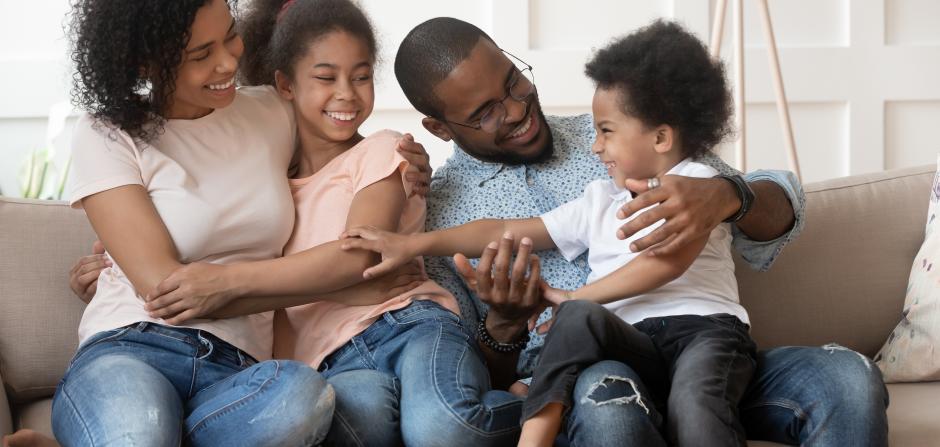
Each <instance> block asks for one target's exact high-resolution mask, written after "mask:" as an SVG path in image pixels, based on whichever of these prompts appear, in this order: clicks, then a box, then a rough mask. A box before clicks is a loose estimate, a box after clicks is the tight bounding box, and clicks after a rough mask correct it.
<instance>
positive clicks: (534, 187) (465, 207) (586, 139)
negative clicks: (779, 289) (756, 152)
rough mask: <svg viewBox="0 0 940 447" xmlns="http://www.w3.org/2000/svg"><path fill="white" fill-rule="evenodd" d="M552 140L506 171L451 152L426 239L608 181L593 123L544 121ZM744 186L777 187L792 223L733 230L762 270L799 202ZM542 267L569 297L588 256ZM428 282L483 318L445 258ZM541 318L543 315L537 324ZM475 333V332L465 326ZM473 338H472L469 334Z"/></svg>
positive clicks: (524, 367)
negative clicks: (536, 157)
mask: <svg viewBox="0 0 940 447" xmlns="http://www.w3.org/2000/svg"><path fill="white" fill-rule="evenodd" d="M546 119H547V120H548V125H549V128H550V129H551V132H552V137H553V139H554V154H553V155H552V157H551V158H550V159H549V160H547V161H545V162H542V163H536V164H529V165H519V166H510V165H504V164H500V163H488V162H483V161H480V160H477V159H476V158H473V157H471V156H470V155H468V154H467V153H466V152H464V151H463V150H462V149H460V147H457V146H455V148H454V154H453V155H452V156H451V157H450V158H449V159H448V160H447V162H446V163H445V164H444V166H443V167H441V168H440V169H438V170H437V172H436V173H435V174H434V177H433V179H432V181H431V192H430V193H429V195H428V216H427V225H426V229H427V231H433V230H439V229H443V228H449V227H454V226H457V225H461V224H464V223H467V222H470V221H472V220H477V219H486V218H502V219H514V218H529V217H535V216H539V215H542V214H544V213H546V212H548V211H549V210H552V209H554V208H556V207H558V206H560V205H562V204H564V203H566V202H569V201H571V200H574V199H576V198H578V197H580V196H581V194H582V193H583V192H584V187H585V186H587V184H588V183H590V182H591V181H593V180H597V179H607V178H610V177H609V176H608V174H607V169H606V168H605V167H604V166H603V165H602V164H601V163H600V161H599V160H598V159H597V157H596V156H595V155H594V154H593V153H592V152H591V150H590V149H591V145H592V144H593V142H594V135H595V134H594V132H595V131H594V122H593V119H592V117H591V115H589V114H585V115H578V116H566V117H561V116H546ZM699 161H701V162H702V163H704V164H707V165H709V166H712V167H714V168H715V169H717V170H718V171H719V172H722V173H736V171H734V169H732V168H731V167H729V166H728V165H726V164H725V163H724V162H723V161H721V159H720V158H718V157H717V156H715V155H712V154H708V155H705V156H703V157H701V158H700V159H699ZM745 178H746V179H747V180H748V181H755V180H770V181H773V182H774V183H777V184H778V185H780V186H781V187H782V188H783V190H784V191H785V192H786V194H787V196H788V197H789V199H790V202H791V204H792V205H793V211H794V213H795V215H796V222H795V223H794V225H793V228H792V229H791V230H790V231H789V232H788V233H787V234H784V235H783V236H781V237H780V238H778V239H775V240H772V241H766V242H758V241H754V240H751V239H749V238H748V237H747V236H746V235H744V234H743V233H741V232H740V231H739V230H738V229H737V227H736V226H732V227H733V233H734V242H733V246H734V248H735V250H737V251H738V253H740V254H741V256H742V257H743V258H744V259H745V260H746V261H747V262H748V263H749V264H750V265H751V266H752V267H753V268H755V269H759V270H762V271H763V270H766V269H768V268H770V266H771V264H773V261H774V259H775V258H776V257H777V255H778V254H779V253H780V251H781V250H782V249H783V247H784V246H785V245H786V244H787V242H789V241H790V240H792V239H793V238H795V237H796V236H797V235H798V234H799V232H800V230H802V228H803V208H804V206H803V205H804V201H805V197H804V195H803V189H802V188H801V186H800V184H799V182H798V181H797V180H796V177H795V176H794V175H793V174H792V173H790V172H786V171H755V172H752V173H750V174H747V175H746V176H745ZM536 254H538V256H539V257H540V258H541V261H542V277H543V278H544V279H545V281H547V282H548V283H549V284H550V285H551V286H553V287H558V288H562V289H566V290H574V289H577V288H578V287H581V286H583V285H584V283H585V281H586V280H587V278H588V274H589V273H590V267H589V266H588V262H587V254H586V253H585V254H582V255H581V256H580V257H578V258H577V259H575V260H574V261H573V262H568V261H566V260H565V259H564V258H563V257H562V256H561V254H560V253H559V252H558V251H556V250H545V251H541V252H538V253H536ZM472 262H473V263H474V265H476V260H473V261H472ZM426 266H427V270H428V275H429V276H430V277H431V279H433V280H434V281H436V282H437V283H438V284H440V285H441V286H443V287H445V288H447V289H448V290H450V291H451V293H453V294H454V296H455V297H456V298H457V302H458V303H459V304H460V310H461V313H462V314H463V318H464V319H465V321H470V322H475V321H477V320H478V319H479V317H480V315H483V313H484V312H485V306H486V305H485V304H483V303H482V302H481V301H480V300H478V299H477V298H476V297H475V296H473V294H472V293H471V292H470V291H469V290H468V289H467V287H466V285H465V284H464V283H463V281H462V280H461V279H460V276H459V275H458V274H457V271H456V268H455V267H454V263H453V260H452V259H451V258H448V257H432V258H428V259H427V262H426ZM547 317H548V311H546V314H544V315H542V317H541V319H542V320H544V319H546V318H547ZM466 326H467V327H468V330H469V331H474V330H475V327H476V325H475V324H467V325H466ZM472 335H475V334H472ZM542 342H543V339H542V337H540V336H538V335H537V334H534V333H533V334H532V341H531V342H530V343H529V347H528V348H527V349H526V352H524V353H523V355H522V356H521V357H520V363H519V373H520V374H522V375H528V374H529V373H530V371H531V367H532V366H533V365H534V361H535V358H536V357H537V354H538V351H539V348H540V347H541V345H542Z"/></svg>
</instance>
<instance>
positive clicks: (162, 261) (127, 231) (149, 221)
mask: <svg viewBox="0 0 940 447" xmlns="http://www.w3.org/2000/svg"><path fill="white" fill-rule="evenodd" d="M82 207H84V208H85V214H86V215H87V216H88V220H89V221H90V222H91V226H92V228H94V230H95V233H96V234H97V235H98V238H99V239H100V240H101V241H102V242H103V243H104V245H105V246H106V247H108V253H109V254H110V255H111V257H112V258H114V260H115V261H116V262H117V264H118V265H119V266H120V267H121V270H122V271H123V272H124V274H125V275H127V278H128V279H129V280H130V282H131V284H132V285H133V286H134V289H136V291H137V294H138V295H139V296H142V297H146V296H148V295H150V294H152V293H153V291H154V290H155V289H156V287H157V284H159V283H160V281H161V280H163V279H164V278H166V277H167V275H169V274H170V273H172V272H173V271H174V270H176V269H177V268H179V267H180V266H181V264H180V262H179V254H178V253H177V252H176V246H175V245H173V240H172V238H171V237H170V233H169V231H167V229H166V226H164V224H163V220H162V219H161V218H160V215H159V214H157V210H156V208H154V206H153V202H152V201H151V200H150V196H149V195H148V194H147V191H146V190H145V189H144V187H143V186H140V185H125V186H119V187H117V188H113V189H109V190H106V191H102V192H99V193H96V194H92V195H90V196H88V197H85V198H84V199H82Z"/></svg>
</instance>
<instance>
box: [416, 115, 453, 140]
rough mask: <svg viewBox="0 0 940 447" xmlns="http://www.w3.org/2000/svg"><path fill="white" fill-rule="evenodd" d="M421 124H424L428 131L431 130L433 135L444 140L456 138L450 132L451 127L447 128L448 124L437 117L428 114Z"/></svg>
mask: <svg viewBox="0 0 940 447" xmlns="http://www.w3.org/2000/svg"><path fill="white" fill-rule="evenodd" d="M421 125H423V126H424V128H425V129H427V130H428V132H431V134H432V135H434V136H435V137H438V138H440V139H442V140H444V141H450V140H452V139H453V138H454V136H453V135H452V134H451V133H450V129H448V128H447V125H446V124H444V123H443V122H441V121H440V120H438V119H437V118H431V117H430V116H426V117H424V118H423V119H422V120H421Z"/></svg>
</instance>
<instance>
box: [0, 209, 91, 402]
mask: <svg viewBox="0 0 940 447" xmlns="http://www.w3.org/2000/svg"><path fill="white" fill-rule="evenodd" d="M0 222H2V223H3V231H0V247H3V256H0V308H2V309H3V311H2V312H0V375H2V377H3V382H4V383H6V385H7V391H8V392H9V396H8V397H9V398H10V400H11V401H14V402H21V401H25V400H32V399H34V398H36V397H40V396H50V395H52V393H53V392H54V391H55V386H56V384H57V383H58V381H59V379H60V378H61V377H62V374H63V373H64V372H65V368H66V366H67V365H68V361H69V359H70V358H71V356H72V354H73V353H74V352H75V348H76V346H77V344H78V335H77V332H76V331H77V329H76V328H77V327H78V321H79V319H80V318H81V314H82V310H83V309H84V306H85V305H84V303H82V302H81V301H80V300H79V299H78V298H76V297H75V295H74V294H72V292H71V290H69V287H68V273H69V269H70V268H71V266H72V263H74V262H75V260H76V259H77V258H78V257H79V256H80V255H83V254H87V253H89V252H90V250H91V244H92V242H94V239H95V236H94V233H93V232H92V231H91V227H90V225H89V224H88V221H87V220H86V219H85V214H84V213H83V212H81V211H76V210H72V209H70V208H69V207H68V206H66V205H65V203H64V202H49V201H38V200H18V199H11V198H6V197H0Z"/></svg>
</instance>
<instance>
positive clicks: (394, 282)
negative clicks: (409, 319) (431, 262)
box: [362, 258, 428, 300]
mask: <svg viewBox="0 0 940 447" xmlns="http://www.w3.org/2000/svg"><path fill="white" fill-rule="evenodd" d="M427 280H428V275H427V274H426V273H425V272H424V269H423V268H421V263H420V262H418V260H417V259H414V258H412V259H411V261H410V262H408V263H406V264H405V265H403V266H401V267H398V268H397V269H395V270H393V271H392V272H390V273H389V274H387V275H384V276H380V277H378V278H375V279H373V280H371V281H365V282H363V283H362V284H364V285H365V286H366V287H372V288H373V289H374V290H377V291H378V293H379V294H380V295H381V296H384V297H385V300H390V299H392V298H395V297H396V296H399V295H401V294H403V293H406V292H410V291H412V290H414V289H416V288H417V287H418V286H420V285H421V284H423V283H424V282H425V281H427Z"/></svg>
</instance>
